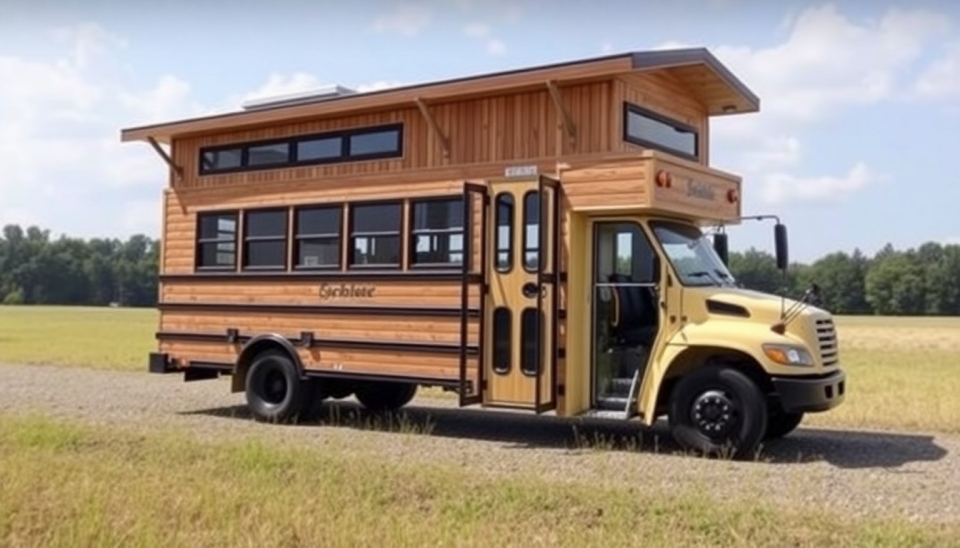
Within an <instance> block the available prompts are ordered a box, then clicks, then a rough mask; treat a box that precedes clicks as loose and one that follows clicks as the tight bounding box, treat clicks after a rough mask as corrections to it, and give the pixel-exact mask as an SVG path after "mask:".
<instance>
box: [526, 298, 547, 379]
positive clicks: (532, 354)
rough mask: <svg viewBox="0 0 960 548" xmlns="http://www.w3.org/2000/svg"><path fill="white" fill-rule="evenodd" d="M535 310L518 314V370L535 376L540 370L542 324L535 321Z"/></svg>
mask: <svg viewBox="0 0 960 548" xmlns="http://www.w3.org/2000/svg"><path fill="white" fill-rule="evenodd" d="M539 316H540V315H539V314H538V312H537V309H536V308H524V309H523V312H522V313H521V314H520V341H521V343H520V344H521V347H520V370H521V371H523V373H524V374H526V375H536V374H537V371H538V370H539V369H540V367H539V364H540V338H541V335H542V334H543V332H542V330H541V324H542V322H539V321H537V320H538V318H539Z"/></svg>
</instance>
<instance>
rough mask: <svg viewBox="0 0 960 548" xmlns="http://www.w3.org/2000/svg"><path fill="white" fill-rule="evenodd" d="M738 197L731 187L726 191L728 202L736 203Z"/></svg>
mask: <svg viewBox="0 0 960 548" xmlns="http://www.w3.org/2000/svg"><path fill="white" fill-rule="evenodd" d="M738 198H739V196H737V191H736V190H735V189H732V188H731V189H730V190H728V191H727V201H728V202H730V203H731V204H735V203H737V199H738Z"/></svg>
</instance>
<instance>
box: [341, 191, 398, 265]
mask: <svg viewBox="0 0 960 548" xmlns="http://www.w3.org/2000/svg"><path fill="white" fill-rule="evenodd" d="M406 204H407V200H404V199H400V198H396V199H383V200H358V201H353V202H348V203H347V207H346V211H347V224H346V231H347V241H346V245H347V246H348V247H347V257H346V259H347V263H346V267H347V268H346V269H347V270H348V271H349V270H370V269H383V270H403V268H404V264H403V262H404V261H403V257H404V253H405V250H404V241H405V240H406V238H405V237H404V232H405V231H404V228H406V223H405V222H404V221H405V216H406V211H407V207H406ZM376 205H391V206H396V207H398V208H399V209H400V216H399V218H398V222H399V224H398V226H397V231H396V232H360V233H358V232H356V231H355V230H354V220H355V218H356V217H355V211H356V209H357V208H358V207H366V206H376ZM358 234H359V235H360V236H361V237H368V238H370V237H374V238H376V237H378V236H394V237H396V238H397V243H398V245H399V247H400V249H398V250H397V259H398V261H397V262H396V263H374V264H357V263H356V262H354V257H353V254H354V251H356V245H355V238H356V237H357V235H358Z"/></svg>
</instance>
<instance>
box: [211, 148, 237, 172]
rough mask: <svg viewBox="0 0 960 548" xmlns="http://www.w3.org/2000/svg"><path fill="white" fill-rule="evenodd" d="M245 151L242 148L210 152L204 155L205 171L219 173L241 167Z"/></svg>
mask: <svg viewBox="0 0 960 548" xmlns="http://www.w3.org/2000/svg"><path fill="white" fill-rule="evenodd" d="M242 158H243V151H242V149H240V148H231V149H225V150H208V151H206V152H204V153H203V156H202V159H201V162H202V168H203V171H217V170H223V169H235V168H238V167H240V165H241V160H242Z"/></svg>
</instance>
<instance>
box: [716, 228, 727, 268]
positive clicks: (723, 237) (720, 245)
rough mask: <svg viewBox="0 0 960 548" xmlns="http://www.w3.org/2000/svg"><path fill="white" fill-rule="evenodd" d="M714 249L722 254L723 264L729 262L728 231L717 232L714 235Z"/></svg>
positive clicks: (718, 253)
mask: <svg viewBox="0 0 960 548" xmlns="http://www.w3.org/2000/svg"><path fill="white" fill-rule="evenodd" d="M713 250H714V251H716V252H717V255H719V256H720V260H721V261H723V264H725V265H726V264H729V260H730V248H729V246H728V245H727V233H726V232H717V233H716V234H714V235H713Z"/></svg>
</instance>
